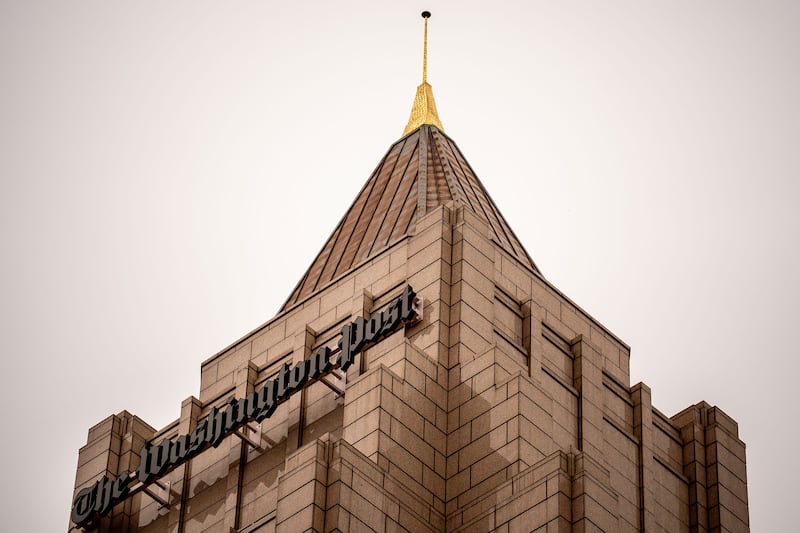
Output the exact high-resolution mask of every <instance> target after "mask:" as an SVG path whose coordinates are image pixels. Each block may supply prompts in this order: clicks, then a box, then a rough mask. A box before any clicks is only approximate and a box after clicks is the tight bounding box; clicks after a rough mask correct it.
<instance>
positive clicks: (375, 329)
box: [364, 313, 383, 344]
mask: <svg viewBox="0 0 800 533" xmlns="http://www.w3.org/2000/svg"><path fill="white" fill-rule="evenodd" d="M382 327H383V313H372V316H371V317H370V319H369V320H368V321H367V324H366V326H365V328H364V344H371V343H373V342H378V341H379V340H380V337H381V329H382Z"/></svg>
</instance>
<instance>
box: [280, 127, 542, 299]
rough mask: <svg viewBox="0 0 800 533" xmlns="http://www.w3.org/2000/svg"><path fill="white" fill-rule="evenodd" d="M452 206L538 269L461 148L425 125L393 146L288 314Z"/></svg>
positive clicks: (317, 260) (301, 284)
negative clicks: (435, 212) (419, 223)
mask: <svg viewBox="0 0 800 533" xmlns="http://www.w3.org/2000/svg"><path fill="white" fill-rule="evenodd" d="M448 202H453V203H454V204H455V205H456V206H463V207H464V208H467V209H470V210H472V211H473V212H474V213H475V214H476V215H477V216H478V217H479V218H481V219H483V220H484V221H485V222H486V223H487V224H488V225H489V227H490V229H491V231H492V235H493V237H494V239H495V240H496V241H497V243H498V244H499V245H500V246H501V247H502V248H503V249H505V250H506V251H507V252H508V253H509V254H511V255H512V256H514V257H516V258H517V259H518V260H519V261H520V262H522V263H523V264H525V265H527V266H528V267H530V268H531V269H533V270H534V271H536V272H538V269H537V268H536V265H535V264H534V262H533V260H532V259H531V258H530V256H529V255H528V253H527V252H526V251H525V249H524V248H523V246H522V244H521V243H520V242H519V240H518V239H517V237H516V235H514V232H513V231H512V230H511V228H510V227H509V226H508V223H507V222H506V221H505V219H504V218H503V215H502V214H500V211H499V210H498V209H497V206H496V205H495V204H494V202H493V201H492V199H491V197H490V196H489V193H487V192H486V189H485V188H484V187H483V184H481V182H480V180H479V179H478V177H477V175H476V174H475V172H474V171H473V170H472V167H470V165H469V163H467V160H466V158H464V156H463V154H462V153H461V150H459V149H458V146H456V143H455V142H453V140H452V139H450V138H449V137H448V136H447V135H445V134H444V133H443V132H442V131H441V130H440V129H439V128H437V127H436V126H433V125H428V124H426V125H422V126H420V127H419V128H417V129H415V130H413V131H412V132H411V133H409V134H408V135H406V136H404V137H402V138H401V139H400V140H398V141H397V142H395V143H394V144H393V145H392V146H391V147H390V148H389V151H388V152H387V153H386V155H385V156H383V159H381V161H380V163H379V164H378V166H377V168H376V169H375V171H374V172H373V173H372V175H371V176H370V177H369V179H368V180H367V182H366V184H365V185H364V187H363V188H362V189H361V191H360V192H359V193H358V196H357V197H356V199H355V201H354V202H353V204H352V205H351V206H350V209H348V210H347V212H346V213H345V215H344V217H342V219H341V220H340V221H339V224H338V225H337V226H336V229H334V230H333V233H332V234H331V236H330V237H329V238H328V241H327V242H326V243H325V245H324V246H323V247H322V250H321V251H320V252H319V254H318V255H317V257H316V258H315V259H314V261H313V262H312V263H311V266H310V267H309V269H308V271H306V273H305V275H304V276H303V277H302V279H301V280H300V282H299V283H298V284H297V286H296V287H295V289H294V290H293V291H292V294H291V295H290V296H289V298H288V300H286V303H285V304H284V305H283V308H282V310H283V309H287V308H289V307H291V306H292V305H294V304H295V303H297V302H299V301H301V300H303V299H305V298H306V297H307V296H309V295H311V294H312V293H314V292H315V291H317V290H318V289H321V288H322V287H323V286H325V285H326V284H327V283H328V282H330V281H333V280H334V279H336V278H338V277H339V276H341V275H342V274H344V273H346V272H348V271H349V270H351V269H352V268H353V267H355V266H357V265H359V264H361V263H362V262H364V261H366V260H367V259H369V258H370V257H372V256H374V255H376V254H378V253H379V252H381V251H382V250H384V249H385V248H386V247H387V246H390V245H392V244H394V243H395V242H397V241H398V240H400V239H402V238H404V237H405V236H407V235H410V234H413V233H414V230H415V228H416V221H417V220H418V219H420V218H421V217H423V216H425V214H426V213H428V212H430V211H431V210H433V209H434V208H436V207H437V206H439V205H443V204H445V203H448Z"/></svg>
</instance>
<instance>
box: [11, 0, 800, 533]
mask: <svg viewBox="0 0 800 533" xmlns="http://www.w3.org/2000/svg"><path fill="white" fill-rule="evenodd" d="M423 9H429V10H430V11H432V13H433V17H432V18H431V20H430V29H429V33H430V35H429V62H428V81H429V82H430V83H431V84H432V85H433V89H434V94H435V96H436V103H437V106H438V109H439V114H440V117H441V119H442V122H443V124H444V127H445V131H446V132H447V134H448V135H450V136H451V137H452V138H453V139H454V140H455V141H456V142H457V143H458V144H459V146H460V148H461V149H462V151H463V152H464V154H465V156H466V157H467V159H468V160H469V162H470V163H471V165H472V167H473V168H474V169H475V171H476V172H477V174H478V176H479V177H480V178H481V180H482V181H483V183H484V185H485V186H486V188H487V189H488V191H489V192H490V194H491V195H492V196H493V198H494V200H495V202H496V203H497V205H498V207H499V209H500V210H501V211H502V212H503V214H504V215H505V217H506V219H507V220H508V222H509V224H510V225H511V227H512V228H513V229H514V230H515V232H516V233H517V235H518V236H519V238H520V240H521V241H522V243H523V244H524V245H525V247H526V248H527V250H528V252H529V253H530V255H531V256H532V257H533V258H534V260H535V261H536V263H537V265H538V266H539V267H540V269H541V270H542V272H543V273H544V275H545V276H546V277H547V278H548V279H549V280H550V281H551V282H552V283H554V284H555V286H556V287H558V288H559V289H560V290H562V291H563V292H564V293H566V294H567V295H568V296H569V297H570V298H572V299H573V300H574V301H575V302H577V303H578V304H579V305H581V306H582V307H583V308H584V309H585V310H586V311H588V312H589V313H590V314H591V315H593V316H594V317H596V318H597V319H598V320H599V321H600V322H601V323H603V324H605V325H606V326H607V327H608V328H610V329H611V330H612V331H613V332H614V333H616V334H617V335H618V336H619V337H620V338H622V339H623V340H624V341H625V342H627V343H628V344H629V345H630V346H631V347H632V350H631V383H632V384H633V383H636V382H639V381H644V382H645V383H647V384H648V385H649V386H650V387H651V388H652V390H653V403H654V405H655V406H656V407H657V408H659V409H660V410H661V411H663V412H664V413H666V414H667V415H673V414H675V413H676V412H678V411H680V410H682V409H683V408H684V407H686V406H688V405H690V404H693V403H696V402H698V401H700V400H706V401H707V402H709V403H711V404H713V405H717V406H719V407H721V408H722V409H723V410H724V411H725V412H726V413H728V414H729V415H731V416H732V417H733V418H734V419H736V420H737V421H738V423H739V432H740V437H741V438H742V439H743V440H744V441H745V442H746V443H747V454H748V455H747V467H748V483H749V496H750V515H751V523H752V526H753V530H754V531H786V530H789V529H791V528H792V527H793V526H796V523H795V518H793V517H792V516H791V515H792V514H793V511H792V510H793V509H794V508H795V507H796V497H797V494H798V492H797V485H796V478H797V476H798V474H800V464H798V462H799V460H798V454H797V453H796V452H795V451H794V448H795V447H796V445H797V443H798V437H799V436H800V430H798V428H797V425H796V424H797V421H798V419H799V418H800V417H799V416H798V415H800V412H798V411H799V410H798V407H797V404H796V392H795V383H796V379H797V376H798V370H800V364H798V356H800V350H799V349H798V347H797V346H798V343H797V342H795V341H794V340H793V339H794V335H796V334H797V333H798V330H799V328H798V327H797V324H796V322H797V319H798V311H797V302H798V300H800V282H798V270H799V268H798V267H800V251H799V250H798V242H800V215H799V214H798V208H797V204H798V199H800V185H799V184H798V181H799V180H800V155H798V154H800V150H798V148H799V147H800V142H799V141H800V104H799V103H798V95H799V94H800V2H796V1H785V2H780V1H763V2H754V1H751V2H742V1H732V0H725V1H704V2H695V1H691V2H690V1H672V2H667V1H662V2H640V1H627V2H623V1H609V2H558V3H554V2H517V3H505V4H503V3H492V4H489V3H486V2H465V1H459V2H444V1H428V2H425V3H420V2H391V3H390V2H374V1H371V2H366V1H365V2H350V3H345V2H266V1H261V2H255V1H252V2H244V1H232V2H204V1H191V2H189V1H185V2H170V3H167V2H134V1H128V2H119V1H116V2H110V1H107V0H102V1H101V0H98V1H91V2H90V1H78V0H75V1H70V2H64V1H53V2H43V1H38V0H37V1H31V0H25V1H17V2H11V1H8V0H0V244H1V245H2V263H1V264H0V290H2V293H1V294H2V300H1V301H0V328H1V329H0V333H1V334H0V353H2V358H3V359H2V361H3V372H2V376H3V378H4V384H3V387H2V388H0V391H2V392H0V394H1V395H2V396H1V397H0V400H2V404H3V405H4V406H6V409H5V413H4V417H3V423H2V427H3V431H2V439H0V457H2V459H0V460H1V461H2V472H3V475H2V479H0V488H1V489H2V496H3V497H2V498H0V502H2V503H1V504H0V505H1V506H2V507H0V525H3V527H0V529H3V530H4V531H33V532H45V533H47V532H52V531H64V530H66V525H67V520H68V515H69V509H70V505H71V497H72V487H73V483H74V475H75V469H76V463H77V451H78V448H80V447H81V446H82V445H83V444H85V442H86V432H87V430H88V428H89V427H90V426H92V425H93V424H95V423H97V422H98V421H100V420H102V419H103V418H105V417H106V416H108V415H110V414H112V413H116V412H119V411H121V410H122V409H127V410H128V411H130V412H132V413H134V414H136V415H138V416H140V417H142V418H143V419H144V420H146V421H147V422H149V423H150V424H151V425H153V426H155V427H162V426H163V425H165V424H167V423H169V422H170V421H172V420H174V419H176V418H177V417H178V416H179V413H180V404H181V401H182V400H183V399H185V398H186V397H188V396H190V395H197V394H198V393H199V376H200V363H201V362H202V361H203V360H205V359H206V358H208V357H209V356H211V355H213V354H214V353H216V352H217V351H218V350H220V349H221V348H223V347H225V346H227V345H228V344H229V343H231V342H233V341H234V340H236V339H237V338H239V337H240V336H241V335H243V334H245V333H247V332H249V331H250V330H252V329H254V328H255V327H257V326H258V325H259V324H261V323H263V322H265V321H267V320H269V319H270V318H272V317H273V316H274V314H275V313H276V312H277V310H278V309H279V307H280V305H281V304H282V303H283V301H284V300H285V299H286V298H287V297H288V295H289V293H290V292H291V290H292V288H293V287H294V285H295V283H297V281H298V280H299V279H300V277H301V276H302V274H303V273H304V272H305V269H306V268H307V267H308V265H309V264H310V262H311V260H312V259H313V258H314V256H315V254H316V253H317V252H318V250H319V249H320V247H321V246H322V244H323V243H324V242H325V239H326V238H327V237H328V235H329V234H330V232H331V231H332V230H333V228H334V227H335V225H336V223H337V221H338V220H339V218H340V217H341V216H342V215H343V214H344V212H345V210H346V209H347V207H348V206H349V205H350V202H351V201H352V200H353V198H354V197H355V195H356V193H357V192H358V190H359V189H360V187H361V186H362V184H363V183H364V181H365V180H366V179H367V177H368V176H369V174H370V172H371V171H372V170H373V168H374V167H375V165H376V164H377V163H378V161H379V160H380V158H381V157H382V156H383V154H384V153H385V151H386V150H387V149H388V147H389V146H390V144H391V143H393V142H394V141H395V140H397V139H398V138H399V137H400V135H401V133H402V131H403V127H404V126H405V124H406V121H407V119H408V113H409V111H410V109H411V104H412V100H413V96H414V92H415V89H416V86H417V85H418V84H419V82H420V78H421V59H422V58H421V52H422V39H421V37H422V23H421V19H420V17H419V13H420V11H422V10H423Z"/></svg>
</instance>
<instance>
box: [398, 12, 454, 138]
mask: <svg viewBox="0 0 800 533" xmlns="http://www.w3.org/2000/svg"><path fill="white" fill-rule="evenodd" d="M430 17H431V12H430V11H423V12H422V18H423V19H425V37H424V41H423V46H422V83H421V84H420V86H419V87H417V94H416V96H414V105H413V106H412V107H411V116H410V117H409V118H408V124H406V129H405V131H403V135H406V134H408V133H409V132H412V131H414V130H415V129H417V128H419V127H420V126H422V125H423V124H433V125H434V126H436V127H437V128H439V129H440V130H442V131H444V127H442V122H441V121H440V120H439V115H438V113H437V112H436V102H434V101H433V87H431V86H430V85H429V84H428V19H429V18H430Z"/></svg>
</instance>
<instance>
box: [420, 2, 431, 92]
mask: <svg viewBox="0 0 800 533" xmlns="http://www.w3.org/2000/svg"><path fill="white" fill-rule="evenodd" d="M422 18H423V19H425V37H424V38H423V40H422V83H428V19H429V18H431V12H430V11H423V12H422Z"/></svg>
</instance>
